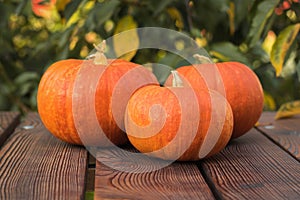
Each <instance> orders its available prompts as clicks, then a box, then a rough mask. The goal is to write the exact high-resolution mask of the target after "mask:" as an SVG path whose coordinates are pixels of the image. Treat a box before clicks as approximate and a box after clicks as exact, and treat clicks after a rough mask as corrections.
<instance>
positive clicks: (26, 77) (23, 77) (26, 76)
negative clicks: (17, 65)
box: [14, 71, 40, 85]
mask: <svg viewBox="0 0 300 200" xmlns="http://www.w3.org/2000/svg"><path fill="white" fill-rule="evenodd" d="M39 77H40V76H39V75H38V74H37V73H36V72H29V71H28V72H23V73H21V74H20V75H19V76H17V77H16V78H15V80H14V82H15V83H16V84H17V85H22V84H24V83H26V82H28V81H31V80H39Z"/></svg>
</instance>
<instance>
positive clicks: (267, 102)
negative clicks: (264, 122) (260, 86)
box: [264, 91, 276, 110]
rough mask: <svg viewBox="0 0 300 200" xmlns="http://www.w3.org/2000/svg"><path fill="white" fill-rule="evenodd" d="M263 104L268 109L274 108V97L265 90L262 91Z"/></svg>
mask: <svg viewBox="0 0 300 200" xmlns="http://www.w3.org/2000/svg"><path fill="white" fill-rule="evenodd" d="M264 106H265V108H266V109H268V110H275V109H276V103H275V100H274V98H273V97H272V96H271V95H270V94H269V93H267V92H265V91H264Z"/></svg>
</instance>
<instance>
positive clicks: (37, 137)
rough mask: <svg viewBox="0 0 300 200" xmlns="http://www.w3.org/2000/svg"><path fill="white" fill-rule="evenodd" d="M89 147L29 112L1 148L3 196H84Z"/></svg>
mask: <svg viewBox="0 0 300 200" xmlns="http://www.w3.org/2000/svg"><path fill="white" fill-rule="evenodd" d="M86 168H87V151H86V150H85V149H84V148H82V147H78V146H74V145H69V144H67V143H65V142H62V141H60V140H58V139H56V138H54V137H53V136H52V135H51V134H50V133H49V132H48V131H47V130H46V129H45V128H44V126H43V125H42V123H41V121H40V119H39V117H38V115H37V114H36V113H33V114H29V115H28V116H27V118H26V120H25V121H24V122H23V123H22V124H21V125H20V126H19V127H18V128H17V129H16V131H15V132H14V134H12V135H11V137H10V138H9V139H8V140H7V142H6V144H5V145H4V146H3V147H2V149H1V151H0V199H83V198H84V187H85V176H86Z"/></svg>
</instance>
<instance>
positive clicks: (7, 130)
mask: <svg viewBox="0 0 300 200" xmlns="http://www.w3.org/2000/svg"><path fill="white" fill-rule="evenodd" d="M19 121H20V114H19V113H18V112H0V148H1V146H2V145H3V144H4V142H5V141H6V139H7V138H8V137H9V135H10V134H11V133H12V132H13V130H14V129H15V127H16V126H17V125H18V123H19Z"/></svg>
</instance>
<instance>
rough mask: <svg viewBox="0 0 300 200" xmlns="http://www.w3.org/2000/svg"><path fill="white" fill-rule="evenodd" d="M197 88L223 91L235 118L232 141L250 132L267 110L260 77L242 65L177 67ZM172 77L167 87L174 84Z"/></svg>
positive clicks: (224, 63)
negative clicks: (265, 109) (264, 109)
mask: <svg viewBox="0 0 300 200" xmlns="http://www.w3.org/2000/svg"><path fill="white" fill-rule="evenodd" d="M177 71H178V73H179V74H181V75H182V76H183V77H185V78H186V79H187V80H188V81H189V82H190V84H191V85H192V87H193V88H200V89H204V90H208V89H213V90H217V91H219V92H220V93H221V94H223V95H224V96H225V97H226V99H227V100H228V102H229V104H230V106H231V108H232V112H233V117H234V127H233V133H232V139H234V138H238V137H240V136H242V135H244V134H245V133H247V132H248V131H249V130H250V129H251V128H252V127H253V126H254V125H255V123H256V122H257V121H258V119H259V117H260V115H261V113H262V111H263V103H264V100H263V90H262V86H261V84H260V81H259V79H258V77H257V76H256V74H255V73H254V72H253V71H252V70H251V69H250V68H249V67H247V66H246V65H244V64H242V63H239V62H223V63H216V64H212V63H205V64H195V65H191V66H183V67H179V68H177ZM171 79H172V78H171V76H170V77H169V80H167V82H166V84H170V82H171Z"/></svg>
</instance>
